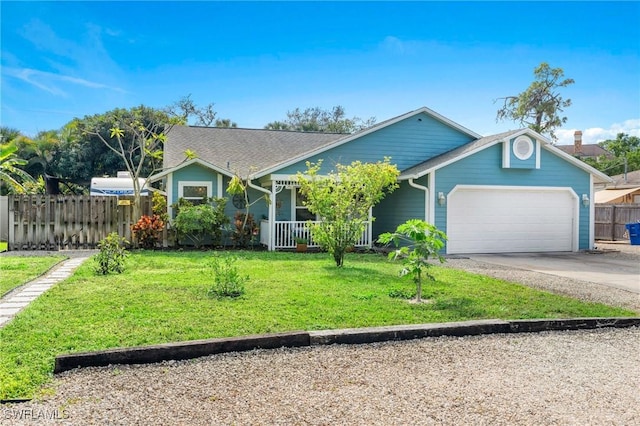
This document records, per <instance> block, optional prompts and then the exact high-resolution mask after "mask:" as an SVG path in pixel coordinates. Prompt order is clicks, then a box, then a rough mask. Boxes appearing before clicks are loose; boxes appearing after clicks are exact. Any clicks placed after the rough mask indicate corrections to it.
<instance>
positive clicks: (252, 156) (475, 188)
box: [151, 108, 610, 254]
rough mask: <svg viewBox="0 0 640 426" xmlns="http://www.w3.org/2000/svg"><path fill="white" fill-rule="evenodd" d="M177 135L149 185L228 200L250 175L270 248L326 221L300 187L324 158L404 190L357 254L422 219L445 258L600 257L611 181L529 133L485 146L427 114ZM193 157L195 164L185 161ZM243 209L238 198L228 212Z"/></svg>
mask: <svg viewBox="0 0 640 426" xmlns="http://www.w3.org/2000/svg"><path fill="white" fill-rule="evenodd" d="M167 136H168V141H167V143H166V146H165V155H164V169H163V171H162V172H161V173H158V174H156V175H154V176H152V177H151V181H161V182H163V188H164V191H165V192H166V195H167V197H168V204H172V203H175V202H176V201H177V200H178V199H179V198H180V197H183V198H187V199H193V200H198V199H201V198H202V197H203V196H216V197H225V196H228V194H226V191H225V190H226V188H227V185H228V183H229V180H230V179H231V178H232V177H233V176H234V175H238V176H240V177H242V178H247V183H248V186H249V187H250V191H249V198H250V202H251V201H257V202H256V203H255V204H253V205H252V206H251V212H252V213H253V214H254V217H255V218H257V219H260V221H261V222H260V242H261V243H262V244H264V245H265V246H266V247H268V249H269V250H278V249H288V248H293V247H295V242H294V238H295V237H296V236H301V235H305V236H307V235H308V234H305V233H306V232H308V230H307V229H306V227H305V224H306V223H307V221H308V220H315V219H316V218H315V217H314V215H313V214H311V213H310V212H309V211H308V209H306V208H305V206H304V205H303V199H302V197H301V195H300V193H299V185H298V183H297V181H296V178H295V175H296V173H297V172H299V171H300V172H304V171H305V170H306V161H310V162H312V163H316V162H317V161H318V160H320V159H322V160H323V170H326V171H327V172H328V171H330V170H331V168H332V166H334V165H335V164H337V163H340V164H350V163H351V162H352V161H355V160H360V161H362V162H376V161H380V160H383V158H384V157H391V162H392V163H394V164H396V166H397V167H398V169H399V170H400V171H401V174H400V176H399V178H398V180H399V188H398V189H397V190H396V191H395V192H393V193H392V194H390V195H388V196H387V197H386V198H385V199H384V200H383V201H382V202H381V203H380V204H378V205H377V206H375V207H374V208H373V211H372V212H371V216H372V217H375V220H372V221H369V223H368V227H367V229H366V231H365V232H364V233H363V236H362V239H361V241H360V242H359V245H360V246H370V245H371V244H372V243H373V242H375V240H376V239H377V236H378V235H379V234H381V233H383V232H387V231H393V230H395V228H396V226H397V225H399V224H401V223H403V222H405V221H406V220H407V219H412V218H419V219H424V220H426V221H427V222H430V223H433V224H435V225H436V226H437V227H438V228H439V229H441V230H443V231H444V232H446V233H447V235H448V237H449V240H448V243H447V246H446V252H447V254H454V253H497V252H545V251H578V250H584V249H590V248H592V246H593V235H594V222H593V216H594V203H593V202H592V200H593V193H594V190H593V187H594V183H601V182H609V181H610V179H609V178H608V177H607V176H606V175H604V174H602V173H601V172H599V171H597V170H596V169H594V168H592V167H590V166H588V165H587V164H585V163H583V162H582V161H580V160H577V159H575V158H574V157H572V156H571V155H568V154H566V153H564V152H563V151H561V150H559V149H558V148H556V147H554V146H553V145H552V144H551V143H550V141H549V140H547V139H546V138H545V137H543V136H541V135H540V134H538V133H536V132H534V131H532V130H530V129H520V130H514V131H508V132H504V133H500V134H497V135H492V136H485V137H483V136H482V135H479V134H477V133H475V132H473V131H471V130H469V129H467V128H465V127H463V126H461V125H459V124H457V123H455V122H453V121H451V120H449V119H447V118H446V117H443V116H441V115H440V114H438V113H436V112H434V111H432V110H430V109H428V108H420V109H417V110H415V111H411V112H408V113H406V114H403V115H401V116H398V117H395V118H392V119H389V120H386V121H383V122H381V123H379V124H377V125H375V126H373V127H370V128H368V129H366V130H363V131H361V132H358V133H355V134H350V135H345V134H331V133H304V132H292V131H279V130H262V129H260V130H258V129H256V130H252V129H233V128H231V129H229V128H206V127H191V126H176V127H174V128H173V129H172V130H171V131H170V132H169V133H168V135H167ZM187 150H190V151H191V152H194V153H195V155H196V156H197V158H194V159H187V156H186V154H185V151H187ZM265 196H267V197H268V199H269V200H271V202H270V203H267V202H266V201H265ZM243 203H244V200H243V199H239V198H234V199H232V202H229V203H227V212H228V215H229V216H230V217H233V214H234V213H235V212H236V211H237V210H238V209H241V208H243V207H244V204H243ZM169 213H170V214H172V212H171V211H170V212H169Z"/></svg>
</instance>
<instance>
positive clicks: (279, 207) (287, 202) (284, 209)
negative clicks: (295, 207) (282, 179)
mask: <svg viewBox="0 0 640 426" xmlns="http://www.w3.org/2000/svg"><path fill="white" fill-rule="evenodd" d="M292 191H295V189H286V188H285V189H283V190H282V191H280V193H279V194H277V195H276V220H295V218H292V217H291V204H292V203H291V192H292Z"/></svg>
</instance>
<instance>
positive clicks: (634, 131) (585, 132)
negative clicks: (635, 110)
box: [555, 118, 640, 145]
mask: <svg viewBox="0 0 640 426" xmlns="http://www.w3.org/2000/svg"><path fill="white" fill-rule="evenodd" d="M576 130H582V143H583V144H594V143H598V142H602V141H606V140H608V139H615V138H616V136H617V135H618V133H626V134H628V135H629V136H638V137H640V118H632V119H629V120H625V121H623V122H622V123H613V124H612V125H611V126H609V128H608V129H603V128H602V127H590V128H587V129H559V130H557V131H556V132H555V133H556V136H557V137H558V141H557V142H556V144H557V145H573V139H574V133H575V131H576Z"/></svg>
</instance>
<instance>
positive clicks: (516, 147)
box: [513, 136, 533, 160]
mask: <svg viewBox="0 0 640 426" xmlns="http://www.w3.org/2000/svg"><path fill="white" fill-rule="evenodd" d="M513 154H514V155H515V156H516V158H518V159H519V160H528V159H529V158H531V155H532V154H533V142H531V139H529V138H528V137H527V136H518V137H517V138H516V140H515V142H513Z"/></svg>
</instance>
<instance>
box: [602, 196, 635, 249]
mask: <svg viewBox="0 0 640 426" xmlns="http://www.w3.org/2000/svg"><path fill="white" fill-rule="evenodd" d="M595 211H596V213H595V239H596V240H606V241H617V240H628V239H629V236H628V234H627V233H626V230H627V229H626V227H625V225H626V224H627V223H634V222H638V221H640V204H596V208H595Z"/></svg>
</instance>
